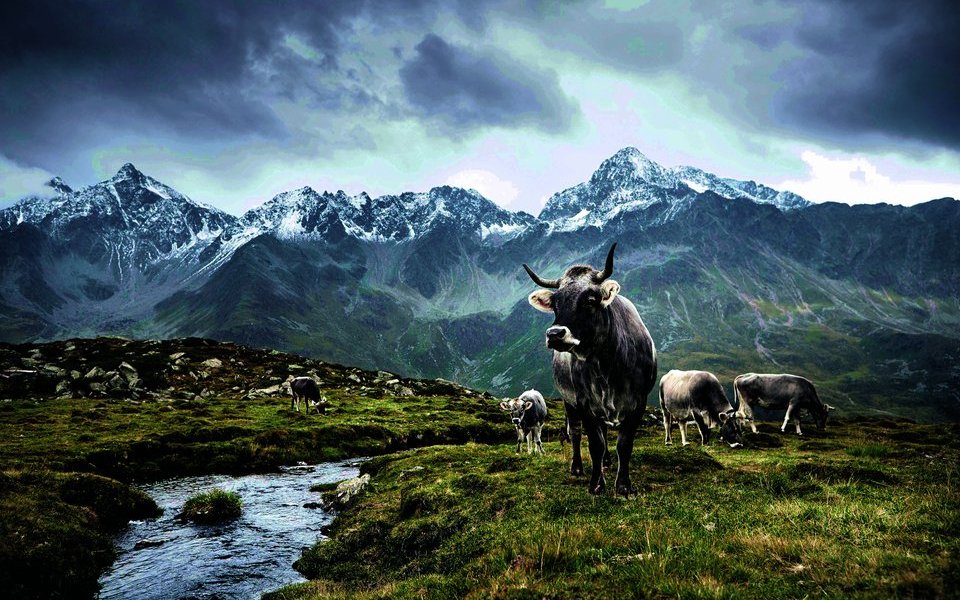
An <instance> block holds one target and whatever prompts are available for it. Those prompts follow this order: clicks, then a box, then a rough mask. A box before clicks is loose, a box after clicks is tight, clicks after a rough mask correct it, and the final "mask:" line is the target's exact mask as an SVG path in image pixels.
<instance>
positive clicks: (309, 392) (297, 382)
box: [290, 377, 327, 414]
mask: <svg viewBox="0 0 960 600" xmlns="http://www.w3.org/2000/svg"><path fill="white" fill-rule="evenodd" d="M290 394H291V396H292V397H291V399H290V408H291V409H293V408H296V410H297V412H300V401H301V400H303V408H304V412H305V413H306V414H310V408H313V409H314V410H315V411H316V412H317V414H320V413H325V412H327V400H326V398H322V397H321V396H320V388H319V387H317V382H316V381H314V379H313V378H312V377H295V378H293V379H291V380H290Z"/></svg>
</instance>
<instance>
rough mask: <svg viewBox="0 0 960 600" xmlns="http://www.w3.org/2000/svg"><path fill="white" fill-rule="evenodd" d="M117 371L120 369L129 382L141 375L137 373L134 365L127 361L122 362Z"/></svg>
mask: <svg viewBox="0 0 960 600" xmlns="http://www.w3.org/2000/svg"><path fill="white" fill-rule="evenodd" d="M117 371H119V372H120V374H121V375H123V377H124V379H126V380H127V382H131V381H133V380H135V379H138V378H139V375H138V374H137V370H136V369H134V368H133V365H131V364H130V363H127V362H122V363H120V365H119V366H118V367H117Z"/></svg>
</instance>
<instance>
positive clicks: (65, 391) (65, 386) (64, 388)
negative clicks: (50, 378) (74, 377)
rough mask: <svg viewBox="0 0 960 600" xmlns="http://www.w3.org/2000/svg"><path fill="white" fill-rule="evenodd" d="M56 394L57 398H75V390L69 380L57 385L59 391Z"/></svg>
mask: <svg viewBox="0 0 960 600" xmlns="http://www.w3.org/2000/svg"><path fill="white" fill-rule="evenodd" d="M55 393H56V394H57V396H58V397H60V398H62V397H65V396H66V397H69V396H73V388H72V386H71V385H70V381H69V380H67V379H64V380H62V381H61V382H60V383H58V384H57V390H56V392H55Z"/></svg>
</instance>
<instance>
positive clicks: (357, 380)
mask: <svg viewBox="0 0 960 600" xmlns="http://www.w3.org/2000/svg"><path fill="white" fill-rule="evenodd" d="M347 379H349V380H350V381H352V382H354V383H360V378H359V377H358V376H357V374H356V373H350V374H349V375H347Z"/></svg>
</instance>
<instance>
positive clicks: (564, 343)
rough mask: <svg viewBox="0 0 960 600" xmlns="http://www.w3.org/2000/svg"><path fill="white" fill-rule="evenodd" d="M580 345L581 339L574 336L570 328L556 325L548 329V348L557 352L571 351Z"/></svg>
mask: <svg viewBox="0 0 960 600" xmlns="http://www.w3.org/2000/svg"><path fill="white" fill-rule="evenodd" d="M579 345H580V340H578V339H577V338H575V337H573V334H572V333H570V330H569V329H568V328H566V327H563V326H556V325H555V326H553V327H551V328H550V329H547V348H550V349H551V350H556V351H557V352H570V350H572V349H573V348H574V347H576V346H579Z"/></svg>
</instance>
